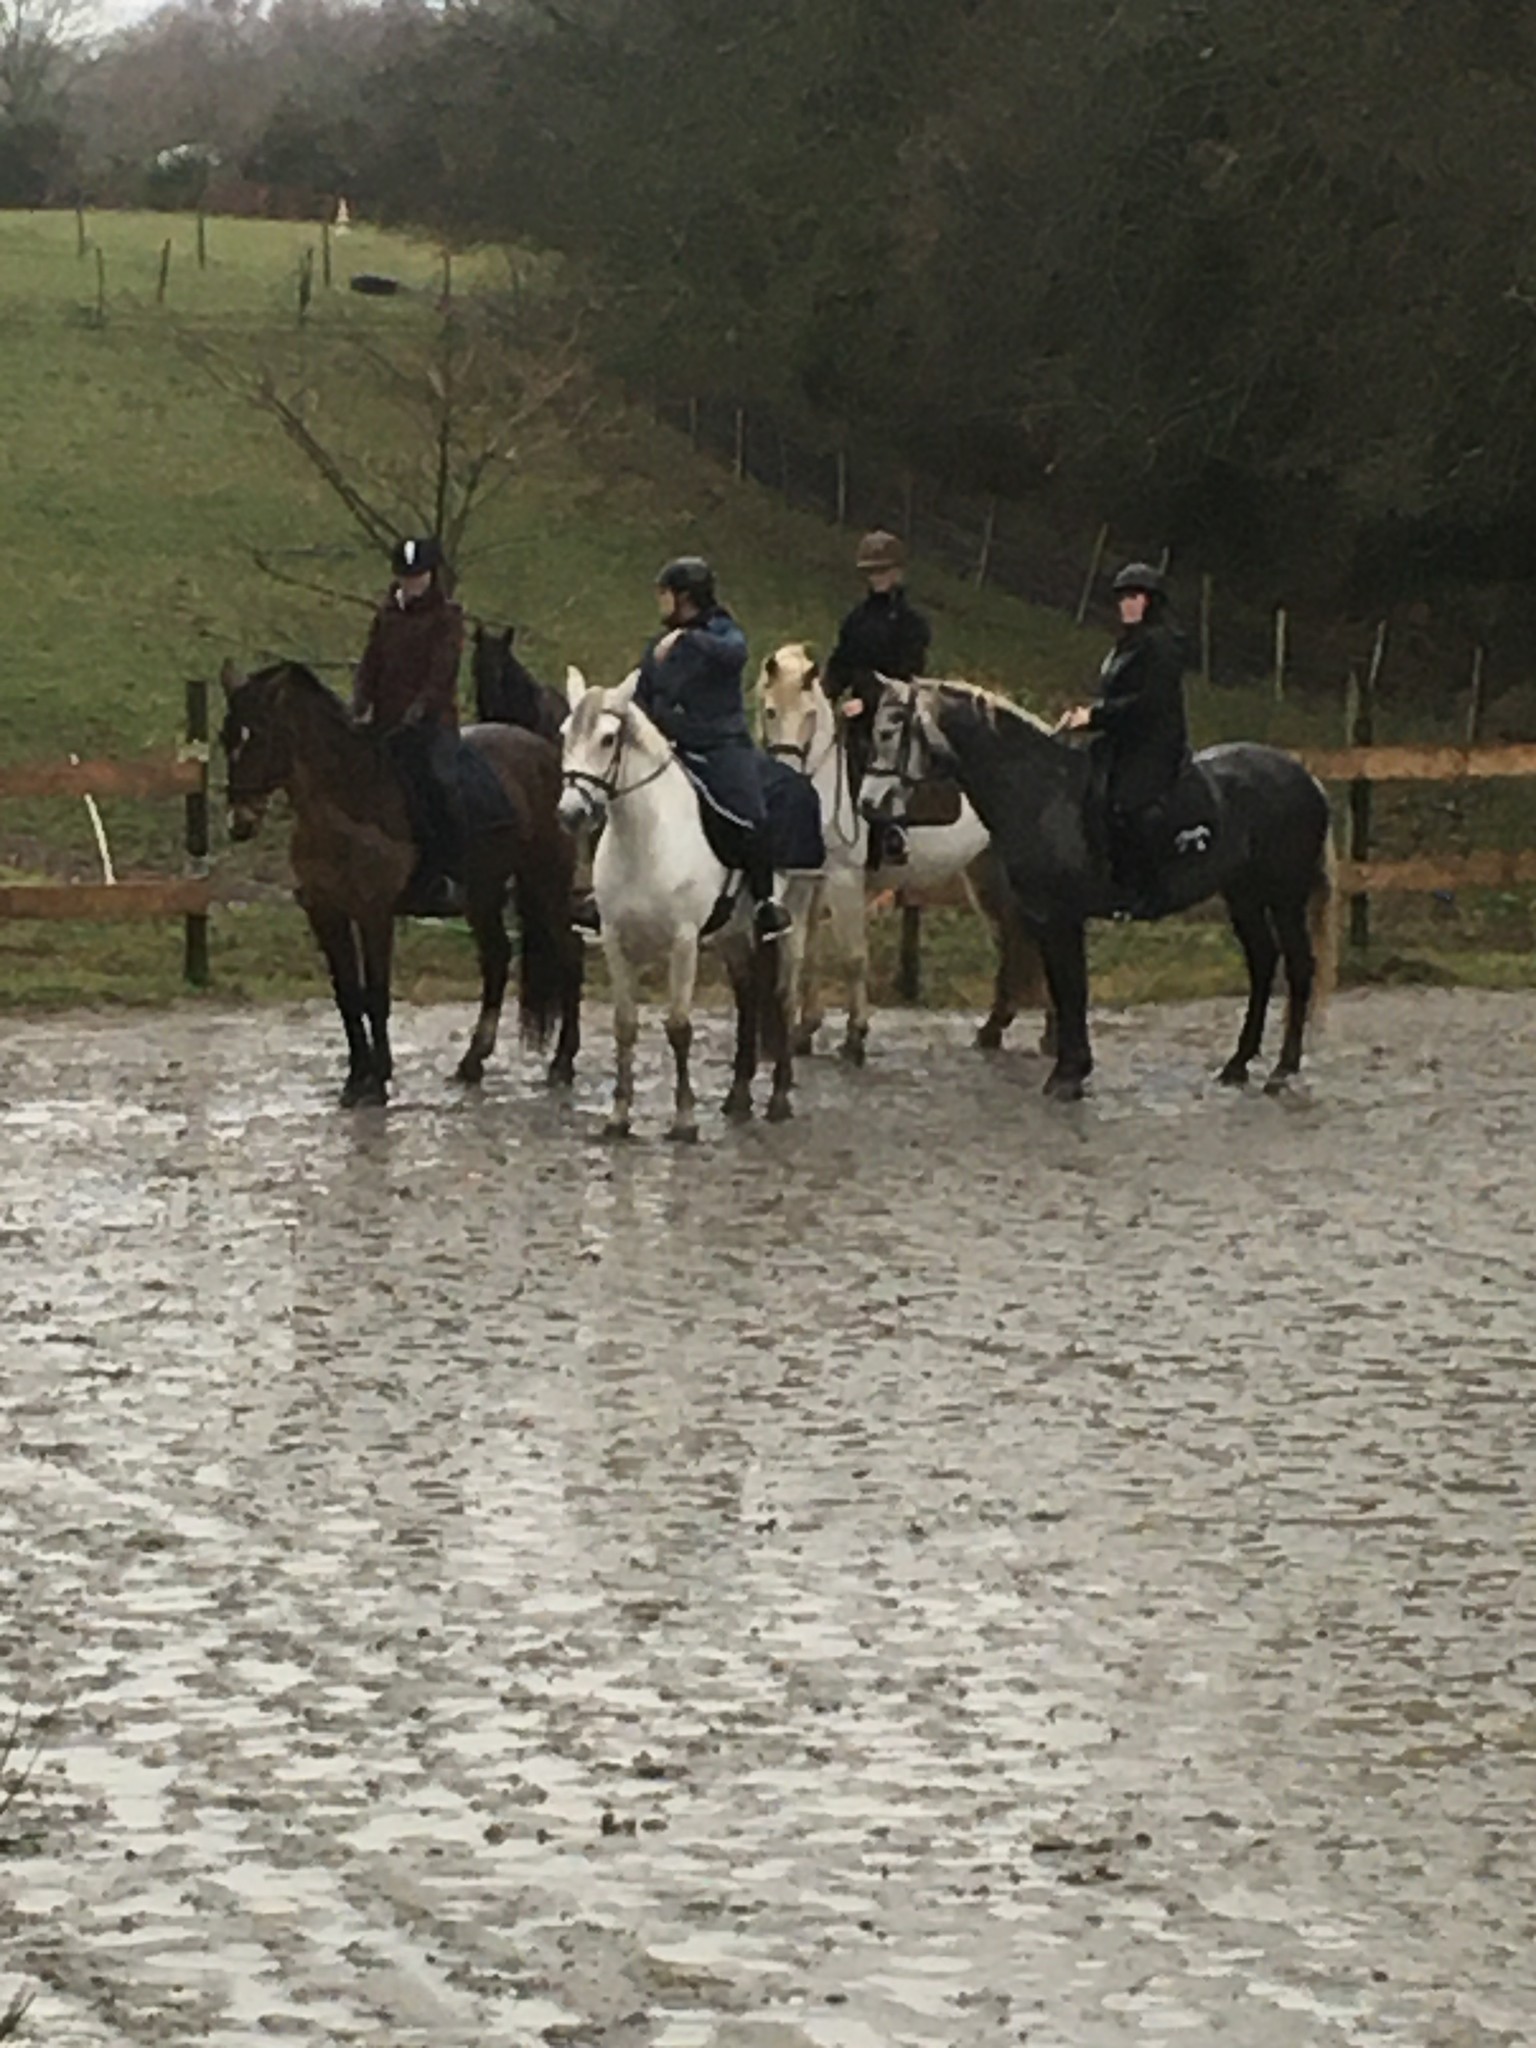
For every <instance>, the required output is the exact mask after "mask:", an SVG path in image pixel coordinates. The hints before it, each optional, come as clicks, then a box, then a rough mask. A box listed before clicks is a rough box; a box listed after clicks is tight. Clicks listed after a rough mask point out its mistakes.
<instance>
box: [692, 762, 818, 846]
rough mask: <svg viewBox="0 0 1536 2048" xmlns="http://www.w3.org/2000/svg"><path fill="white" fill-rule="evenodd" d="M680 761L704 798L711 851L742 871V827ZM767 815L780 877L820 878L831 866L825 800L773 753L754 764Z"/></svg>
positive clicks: (702, 810)
mask: <svg viewBox="0 0 1536 2048" xmlns="http://www.w3.org/2000/svg"><path fill="white" fill-rule="evenodd" d="M678 760H679V761H680V762H681V763H682V766H683V770H684V772H685V773H686V775H687V777H688V780H689V781H690V782H691V783H692V784H693V787H694V792H695V794H696V795H697V797H698V799H699V821H700V823H701V824H702V825H703V827H704V837H705V838H706V839H707V840H708V841H709V850H710V852H711V853H712V854H713V855H714V856H715V858H716V860H718V861H719V862H720V864H721V866H722V867H727V868H732V869H735V868H739V867H740V865H741V856H742V832H743V829H744V828H743V826H742V823H741V821H740V819H739V818H738V817H736V816H735V815H734V814H733V813H732V812H731V811H730V810H728V809H727V808H726V807H725V805H724V804H723V802H722V801H721V799H720V798H719V797H718V796H716V795H715V794H714V792H713V791H711V789H710V788H709V786H708V784H707V783H706V782H705V781H704V779H703V777H702V776H701V775H700V774H699V773H698V771H697V770H696V769H695V768H694V767H693V765H692V764H691V763H690V762H689V760H688V759H687V757H686V756H685V755H682V754H679V755H678ZM753 765H754V766H755V768H756V770H757V773H758V777H759V780H760V782H761V785H762V792H763V808H764V810H765V811H766V812H767V825H766V832H767V838H768V851H769V854H770V856H771V857H772V861H773V865H774V868H775V869H776V870H777V871H778V873H780V874H820V873H821V871H822V869H823V868H824V867H825V866H826V864H827V848H826V841H825V839H824V838H823V836H822V829H821V799H820V798H819V797H818V796H817V794H816V791H815V789H814V788H813V787H812V785H811V784H810V783H809V782H808V781H807V780H806V778H805V777H804V776H803V775H800V774H798V773H797V772H796V771H795V770H794V769H793V768H791V767H789V766H788V765H787V763H785V762H783V761H775V760H774V759H773V758H772V757H771V756H770V755H768V754H758V755H757V756H756V757H755V758H754V761H753Z"/></svg>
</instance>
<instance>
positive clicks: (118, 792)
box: [0, 681, 213, 988]
mask: <svg viewBox="0 0 1536 2048" xmlns="http://www.w3.org/2000/svg"><path fill="white" fill-rule="evenodd" d="M172 796H179V797H180V798H181V799H182V801H183V804H184V820H183V842H184V844H185V847H186V856H187V858H186V870H185V872H184V873H183V874H181V875H179V876H171V875H150V876H135V877H133V878H131V879H129V880H126V881H118V880H117V879H116V878H115V877H112V876H111V875H110V865H109V864H108V866H109V879H107V880H104V881H101V882H25V883H15V884H9V885H6V886H0V918H17V919H23V918H24V919H45V920H48V921H50V922H51V921H54V920H58V919H69V920H74V921H78V922H80V923H90V922H100V923H117V922H119V921H120V920H124V919H142V918H162V917H179V918H181V919H183V920H184V933H185V936H184V941H183V955H182V972H183V974H184V976H185V978H186V981H187V983H188V986H189V987H192V988H206V987H207V985H208V916H209V912H210V910H211V909H212V907H213V884H212V882H211V880H210V878H209V874H208V685H207V683H206V682H201V681H193V682H189V683H188V684H187V696H186V730H185V738H184V740H183V743H182V745H181V746H180V747H178V748H176V749H174V750H167V751H164V752H161V753H157V754H142V755H140V756H138V757H137V758H136V759H134V760H130V761H113V760H104V761H80V760H75V759H70V760H68V761H25V762H15V763H13V764H11V765H10V766H0V799H3V798H7V797H10V798H28V797H80V798H82V799H89V800H90V801H91V803H92V804H94V803H95V800H96V799H98V798H101V797H113V798H118V797H143V798H154V797H172ZM93 815H94V814H93ZM103 844H104V842H103Z"/></svg>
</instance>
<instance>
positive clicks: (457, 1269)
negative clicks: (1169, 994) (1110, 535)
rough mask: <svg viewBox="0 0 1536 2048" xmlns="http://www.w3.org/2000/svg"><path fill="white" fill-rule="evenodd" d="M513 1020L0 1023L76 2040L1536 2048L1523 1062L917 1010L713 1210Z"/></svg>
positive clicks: (1354, 1033)
mask: <svg viewBox="0 0 1536 2048" xmlns="http://www.w3.org/2000/svg"><path fill="white" fill-rule="evenodd" d="M467 1022H468V1019H467V1017H466V1016H465V1015H464V1014H463V1013H461V1012H459V1011H456V1010H455V1011H438V1010H431V1011H424V1012H417V1013H414V1014H406V1015H403V1016H402V1017H401V1019H400V1034H399V1041H400V1069H401V1078H400V1084H399V1102H398V1106H397V1107H396V1108H395V1109H393V1110H392V1111H390V1112H389V1113H388V1114H385V1115H381V1114H379V1113H377V1112H364V1113H361V1114H354V1115H351V1116H348V1115H343V1114H341V1113H340V1112H338V1111H337V1110H336V1109H334V1108H333V1106H332V1096H333V1093H334V1088H335V1085H336V1083H337V1081H338V1080H339V1075H338V1073H337V1070H336V1033H335V1030H334V1027H333V1024H332V1022H331V1019H330V1017H329V1015H328V1014H327V1013H326V1012H325V1011H324V1010H323V1009H321V1008H319V1007H317V1008H315V1009H314V1010H312V1011H308V1012H304V1011H290V1012H287V1013H269V1014H264V1015H256V1016H236V1017H233V1018H222V1017H214V1018H207V1019H203V1020H197V1019H195V1018H189V1017H184V1016H176V1017H151V1018H147V1019H134V1020H131V1021H111V1020H105V1021H104V1020H89V1019H88V1020H83V1021H69V1020H65V1021H51V1022H46V1023H29V1024H24V1025H12V1026H8V1027H7V1028H6V1033H5V1050H4V1055H3V1065H0V1171H3V1181H0V1261H3V1264H0V1272H3V1306H4V1371H3V1377H0V1588H3V1592H4V1614H3V1620H4V1664H3V1680H4V1688H3V1689H4V1690H5V1691H6V1692H8V1693H9V1694H10V1695H11V1696H12V1697H25V1699H26V1700H27V1701H28V1702H29V1703H30V1706H31V1708H32V1709H34V1710H35V1709H38V1708H41V1707H44V1706H47V1707H49V1708H51V1709H53V1710H54V1711H55V1713H56V1716H57V1720H56V1724H55V1728H54V1731H53V1733H52V1735H51V1736H50V1738H49V1744H48V1757H49V1759H50V1760H51V1764H52V1766H53V1768H51V1769H50V1770H46V1771H44V1773H43V1774H42V1776H41V1778H40V1780H39V1789H38V1793H37V1796H36V1797H35V1798H33V1799H30V1800H28V1801H26V1802H24V1806H25V1808H26V1813H25V1818H24V1824H23V1825H22V1828H21V1831H22V1832H23V1833H26V1832H29V1831H31V1830H32V1828H33V1826H34V1824H35V1828H36V1839H35V1840H34V1842H33V1843H32V1851H33V1853H31V1854H29V1855H25V1856H22V1855H9V1856H6V1857H4V1858H3V1859H0V1895H3V1903H0V1936H3V1944H4V1945H3V1951H0V1955H3V1961H0V1997H3V1993H4V1988H5V1983H6V1976H7V1972H10V1973H12V1974H15V1975H19V1976H22V1977H24V1978H25V1979H27V1980H29V1981H32V1982H35V1983H38V1984H40V1985H41V1987H42V1989H41V1991H40V1995H39V1997H38V2000H37V2003H36V2006H35V2007H34V2010H33V2016H32V2021H31V2023H30V2024H31V2027H32V2030H33V2035H34V2038H36V2039H37V2040H38V2041H39V2042H41V2043H44V2044H50V2048H57V2044H76V2043H79V2044H87V2043H88V2044H100V2043H111V2044H128V2043H154V2044H162V2043H175V2042H180V2041H189V2042H191V2041H195V2042H211V2043H215V2044H220V2048H224V2044H228V2048H233V2044H237V2043H248V2042H258V2041H261V2040H264V2039H269V2038H278V2039H288V2040H293V2041H296V2042H305V2041H309V2042H358V2043H367V2044H389V2048H398V2044H407V2043H410V2044H415V2043H422V2044H427V2043H430V2044H432V2048H472V2044H473V2048H503V2044H506V2048H521V2044H524V2043H529V2044H533V2043H541V2042H569V2043H577V2044H594V2048H595V2044H601V2048H640V2044H646V2048H807V2044H813V2048H895V2044H902V2048H905V2044H913V2048H930V2044H931V2048H992V2044H1001V2043H1016V2042H1025V2043H1028V2044H1030V2048H1098V2044H1106V2048H1108V2044H1121V2043H1133V2042H1134V2043H1158V2042H1165V2041H1166V2042H1180V2041H1187V2042H1204V2041H1221V2042H1230V2043H1233V2044H1240V2048H1281V2044H1285V2048H1292V2044H1294V2048H1313V2044H1317V2048H1328V2044H1334V2043H1361V2044H1365V2043H1369V2044H1396V2043H1401V2044H1404V2048H1463V2044H1484V2043H1492V2042H1521V2043H1523V2042H1527V2041H1529V2040H1531V2039H1533V2038H1536V1948H1533V1945H1532V1934H1533V1921H1536V1851H1533V1848H1532V1842H1533V1839H1536V1834H1533V1822H1532V1815H1533V1814H1536V1760H1533V1759H1536V1697H1533V1683H1536V1658H1533V1646H1536V1572H1533V1548H1536V1531H1533V1513H1532V1508H1531V1503H1530V1483H1531V1476H1532V1472H1533V1468H1536V1459H1533V1436H1536V1421H1533V1415H1536V1399H1533V1381H1532V1374H1531V1370H1530V1361H1531V1357H1532V1352H1533V1334H1532V1332H1533V1323H1536V1285H1533V1278H1532V1267H1533V1264H1536V1251H1533V1245H1536V1085H1533V1082H1536V1005H1533V1004H1532V1003H1531V1002H1530V1001H1529V1000H1527V999H1521V998H1518V997H1497V996H1485V997H1479V996H1473V995H1467V994H1462V995H1445V994H1438V993H1430V994H1421V993H1413V994H1373V995H1369V996H1363V997H1362V996H1356V997H1351V998H1348V999H1346V1000H1344V1001H1342V1002H1341V1003H1339V1004H1338V1005H1337V1006H1336V1009H1335V1013H1334V1019H1333V1028H1332V1033H1331V1037H1330V1040H1329V1043H1328V1045H1327V1047H1326V1048H1325V1050H1324V1052H1323V1054H1322V1056H1321V1058H1320V1060H1319V1062H1318V1065H1317V1068H1316V1073H1315V1077H1314V1083H1313V1087H1312V1090H1311V1092H1310V1093H1309V1094H1307V1095H1305V1096H1302V1097H1299V1098H1297V1099H1295V1100H1292V1101H1288V1102H1281V1103H1276V1102H1272V1101H1266V1100H1264V1099H1263V1098H1262V1097H1260V1096H1258V1095H1253V1096H1249V1097H1246V1098H1234V1097H1232V1096H1230V1095H1228V1094H1226V1093H1224V1092H1223V1091H1221V1090H1219V1089H1217V1088H1215V1087H1214V1086H1212V1085H1210V1084H1209V1083H1208V1082H1207V1080H1206V1078H1205V1077H1206V1076H1207V1075H1208V1074H1209V1072H1210V1071H1211V1070H1212V1069H1213V1068H1214V1066H1215V1065H1216V1064H1218V1062H1219V1059H1220V1058H1221V1057H1223V1056H1224V1055H1225V1053H1226V1052H1227V1050H1228V1049H1229V1046H1230V1040H1231V1038H1232V1036H1233V1034H1234V1032H1235V1025H1236V1017H1235V1012H1234V1011H1233V1009H1232V1006H1231V1005H1228V1004H1222V1005H1216V1006H1209V1007H1208V1006H1197V1007H1189V1008H1180V1009H1169V1010H1164V1011H1160V1012H1155V1011H1143V1012H1139V1013H1135V1014H1132V1015H1130V1016H1127V1017H1123V1018H1111V1019H1106V1020H1104V1022H1103V1024H1102V1026H1101V1029H1100V1033H1099V1053H1100V1059H1101V1072H1100V1077H1099V1080H1098V1084H1097V1093H1096V1096H1095V1099H1094V1100H1092V1101H1090V1102H1089V1103H1087V1104H1084V1105H1081V1106H1080V1107H1076V1108H1061V1107H1051V1106H1048V1105H1046V1104H1045V1103H1044V1102H1042V1101H1041V1100H1039V1098H1038V1095H1037V1090H1038V1085H1039V1081H1040V1078H1041V1073H1042V1068H1041V1065H1040V1062H1039V1061H1038V1060H1036V1059H1033V1058H1031V1057H1027V1056H1025V1055H1023V1054H1010V1055H1005V1056H1004V1057H1003V1058H1002V1059H1000V1060H995V1061H991V1062H988V1061H986V1060H984V1059H983V1058H982V1057H981V1056H979V1055H977V1054H974V1053H972V1052H970V1051H969V1050H968V1049H967V1047H966V1038H967V1034H968V1026H967V1025H966V1023H965V1022H964V1021H963V1020H961V1019H952V1020H951V1019H932V1018H914V1019H900V1018H893V1017H882V1018H880V1019H879V1020H877V1030H876V1033H875V1038H874V1041H873V1042H874V1045H875V1048H876V1053H875V1057H874V1059H873V1061H872V1064H871V1066H870V1068H869V1070H868V1071H867V1072H866V1073H865V1074H863V1075H850V1074H848V1073H845V1072H843V1071H842V1070H841V1069H840V1068H838V1067H837V1065H836V1064H835V1062H833V1061H831V1060H818V1061H817V1062H815V1063H814V1065H813V1066H811V1067H810V1068H809V1069H808V1070H806V1071H805V1073H804V1076H803V1087H802V1092H801V1098H800V1108H801V1117H800V1120H799V1121H798V1122H797V1123H796V1124H794V1125H791V1126H789V1127H787V1128H785V1129H776V1130H772V1131H770V1130H768V1129H766V1128H764V1127H762V1126H761V1125H759V1126H756V1127H754V1128H752V1129H750V1130H747V1131H745V1132H742V1131H731V1130H727V1129H725V1128H723V1127H721V1126H719V1125H718V1124H717V1123H715V1122H713V1121H712V1122H711V1123H710V1124H709V1126H708V1127H707V1129H706V1132H705V1142H704V1143H703V1144H702V1145H701V1146H700V1147H699V1148H698V1149H697V1150H696V1151H693V1152H679V1151H677V1150H676V1149H674V1148H669V1147H667V1146H665V1145H663V1144H661V1143H660V1142H658V1141H657V1135H656V1134H657V1133H658V1132H659V1130H660V1128H661V1125H662V1123H663V1121H664V1112H665V1103H664V1099H663V1094H662V1089H661V1081H662V1075H663V1068H664V1066H665V1063H666V1060H665V1047H664V1045H663V1043H662V1041H661V1039H660V1037H659V1034H657V1033H656V1032H655V1031H654V1030H651V1031H648V1033H647V1036H646V1039H645V1042H644V1049H643V1059H642V1071H643V1075H644V1078H645V1084H646V1093H645V1096H644V1099H643V1101H642V1104H641V1106H640V1107H641V1114H640V1118H639V1126H640V1128H641V1130H642V1132H643V1133H644V1135H643V1136H642V1138H641V1139H640V1140H639V1141H637V1142H636V1143H635V1144H634V1145H633V1146H631V1147H630V1148H628V1149H627V1150H620V1151H614V1150H610V1149H605V1148H604V1147H602V1146H601V1145H600V1144H599V1143H597V1142H596V1134H597V1130H598V1126H599V1122H600V1118H601V1112H602V1108H603V1106H604V1104H605V1101H606V1093H607V1077H608V1061H609V1051H608V1044H607V1040H606V1035H602V1036H600V1035H599V1027H598V1025H597V1023H596V1021H595V1020H594V1024H593V1028H592V1032H591V1041H590V1044H589V1049H588V1052H587V1055H586V1057H585V1060H584V1078H583V1081H582V1084H581V1086H580V1088H579V1090H578V1094H577V1098H576V1102H575V1104H574V1106H570V1107H562V1106H560V1105H557V1104H556V1103H554V1102H552V1101H550V1100H548V1099H547V1098H545V1097H544V1096H543V1095H542V1094H541V1093H540V1092H539V1091H538V1090H537V1088H536V1087H535V1086H534V1077H535V1068H534V1066H533V1065H532V1063H531V1062H528V1061H525V1060H523V1059H521V1058H520V1057H519V1056H516V1055H514V1056H513V1057H512V1058H511V1059H510V1060H506V1059H504V1060H503V1061H502V1062H501V1063H500V1064H499V1066H498V1068H497V1069H496V1071H495V1074H494V1078H493V1079H492V1080H491V1081H490V1082H489V1083H488V1085H487V1088H486V1090H485V1093H484V1094H483V1096H481V1097H480V1098H479V1099H474V1098H464V1097H461V1096H457V1095H455V1094H453V1093H452V1092H450V1090H449V1089H447V1088H446V1087H445V1086H443V1085H442V1083H441V1081H440V1080H439V1076H440V1075H441V1074H442V1073H443V1072H444V1071H445V1070H446V1069H447V1067H448V1066H449V1064H450V1063H451V1057H452V1054H453V1051H454V1050H455V1049H456V1046H457V1043H458V1040H459V1038H460V1037H461V1035H462V1032H463V1031H464V1029H465V1028H466V1027H467ZM724 1045H725V1027H724V1023H723V1020H719V1019H716V1020H713V1021H711V1023H710V1024H709V1026H708V1027H707V1030H706V1033H705V1043H704V1050H703V1059H702V1061H701V1066H702V1071H703V1075H704V1078H705V1081H706V1082H707V1085H708V1087H709V1090H710V1095H711V1099H713V1098H714V1097H715V1095H716V1094H718V1092H719V1090H720V1089H722V1088H723V1085H724V1059H723V1053H724ZM14 1823H15V1817H14V1815H13V1817H12V1821H11V1822H7V1823H0V1833H3V1832H5V1831H6V1830H7V1828H9V1829H10V1831H11V1832H13V1833H14V1832H16V1826H15V1824H14Z"/></svg>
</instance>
